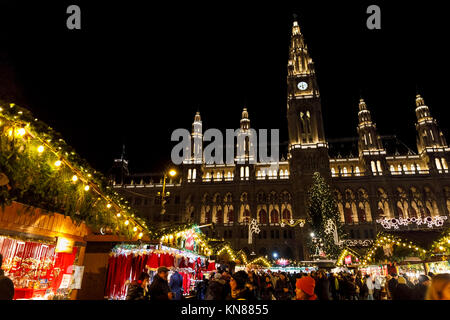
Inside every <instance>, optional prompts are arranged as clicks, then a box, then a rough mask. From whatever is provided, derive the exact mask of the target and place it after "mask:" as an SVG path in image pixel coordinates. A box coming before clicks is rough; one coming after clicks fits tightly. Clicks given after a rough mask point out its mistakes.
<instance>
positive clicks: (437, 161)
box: [434, 158, 442, 170]
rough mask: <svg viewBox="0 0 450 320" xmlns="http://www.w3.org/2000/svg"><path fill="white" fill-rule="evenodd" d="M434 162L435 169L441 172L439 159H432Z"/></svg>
mask: <svg viewBox="0 0 450 320" xmlns="http://www.w3.org/2000/svg"><path fill="white" fill-rule="evenodd" d="M434 162H435V163H436V168H437V169H438V170H442V168H441V162H440V161H439V159H438V158H436V159H434Z"/></svg>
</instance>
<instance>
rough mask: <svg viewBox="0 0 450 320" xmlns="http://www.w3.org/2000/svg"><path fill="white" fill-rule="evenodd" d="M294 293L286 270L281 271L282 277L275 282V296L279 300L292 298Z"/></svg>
mask: <svg viewBox="0 0 450 320" xmlns="http://www.w3.org/2000/svg"><path fill="white" fill-rule="evenodd" d="M292 295H293V290H292V287H291V283H290V282H289V281H288V280H287V278H286V274H285V273H284V272H282V273H280V278H279V279H278V280H277V283H276V284H275V297H276V298H277V300H291V299H292Z"/></svg>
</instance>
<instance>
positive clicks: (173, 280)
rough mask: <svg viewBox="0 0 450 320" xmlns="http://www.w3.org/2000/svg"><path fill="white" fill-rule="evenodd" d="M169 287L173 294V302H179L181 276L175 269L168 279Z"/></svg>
mask: <svg viewBox="0 0 450 320" xmlns="http://www.w3.org/2000/svg"><path fill="white" fill-rule="evenodd" d="M169 287H170V291H171V292H172V293H173V300H181V299H182V298H183V276H182V275H181V274H180V273H179V272H178V270H177V269H175V272H174V273H173V274H172V276H171V277H170V282H169Z"/></svg>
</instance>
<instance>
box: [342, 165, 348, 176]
mask: <svg viewBox="0 0 450 320" xmlns="http://www.w3.org/2000/svg"><path fill="white" fill-rule="evenodd" d="M342 171H343V172H344V177H346V176H347V167H344V169H342Z"/></svg>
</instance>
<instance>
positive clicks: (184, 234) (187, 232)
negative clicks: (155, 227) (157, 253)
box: [160, 227, 213, 256]
mask: <svg viewBox="0 0 450 320" xmlns="http://www.w3.org/2000/svg"><path fill="white" fill-rule="evenodd" d="M189 236H192V238H193V240H194V241H195V242H196V243H197V247H198V251H199V252H200V253H203V254H205V255H206V256H210V255H211V254H212V253H213V250H212V249H211V247H210V246H209V244H208V241H207V240H206V238H205V237H203V236H202V234H201V233H200V232H197V230H196V227H192V228H187V229H183V230H176V231H174V232H172V233H167V234H165V235H163V236H162V237H161V239H160V241H161V243H162V244H166V245H169V246H176V244H177V242H178V241H179V240H180V239H187V238H188V237H189Z"/></svg>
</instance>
